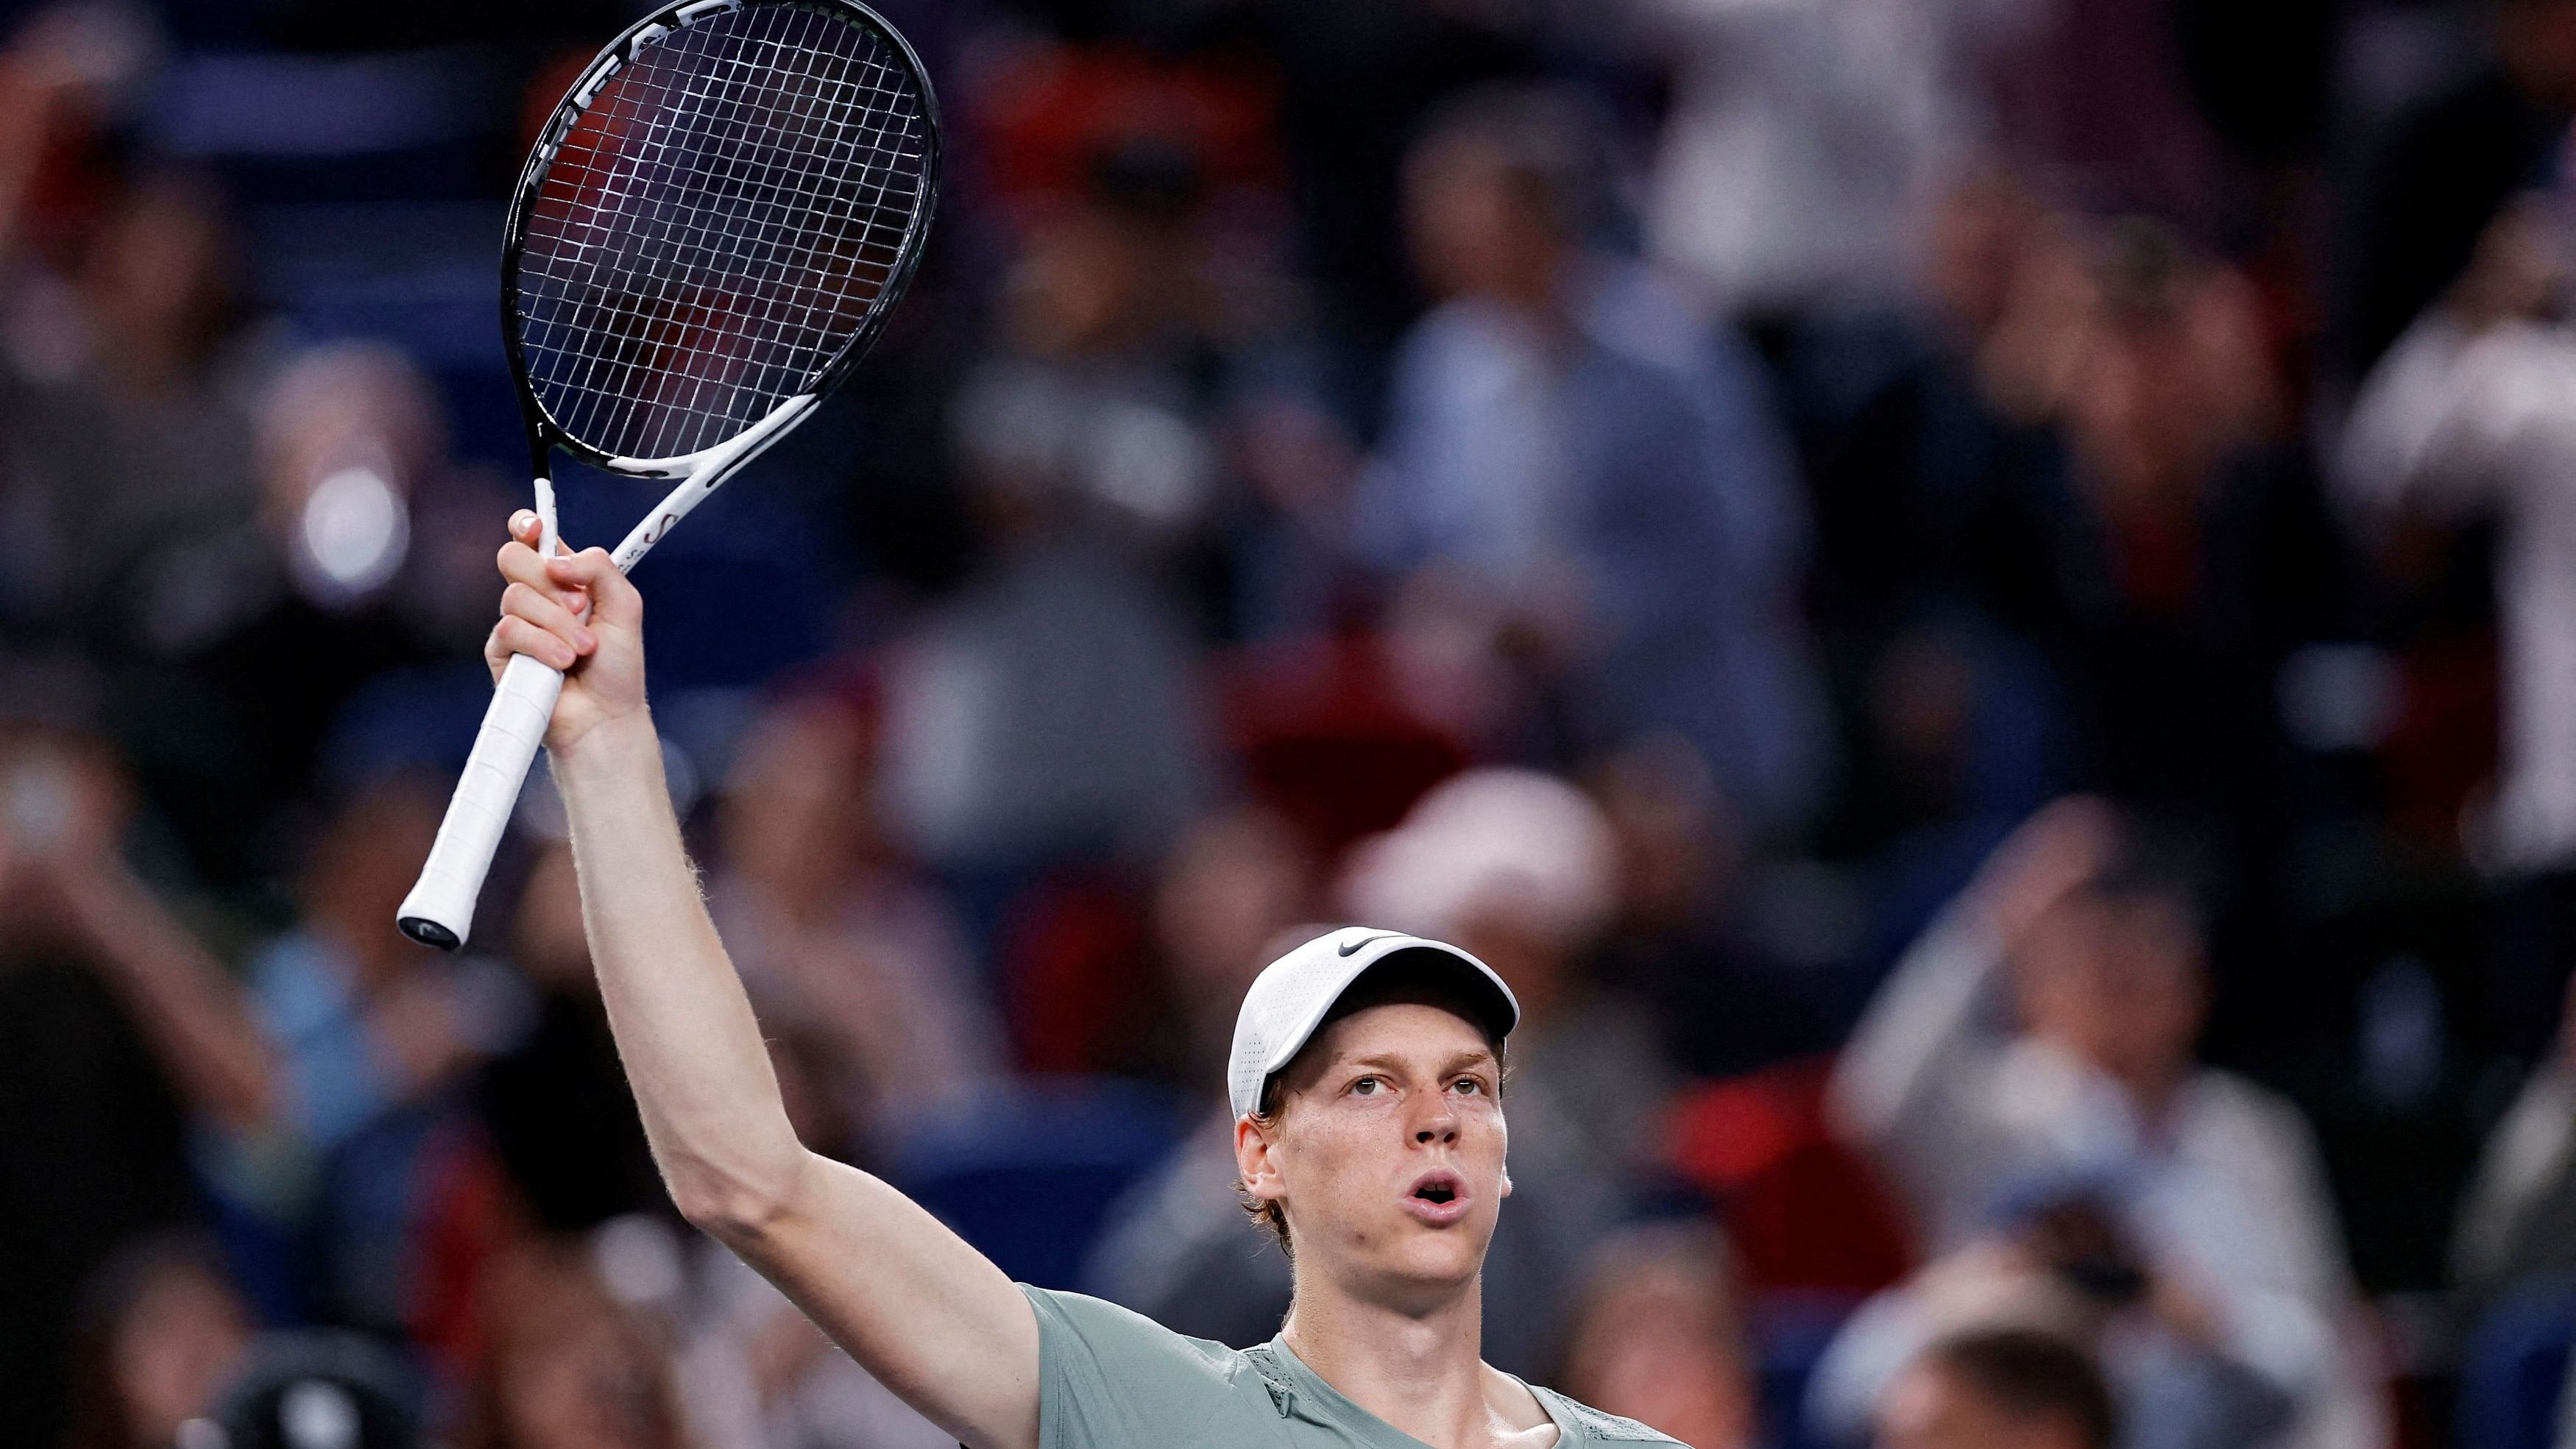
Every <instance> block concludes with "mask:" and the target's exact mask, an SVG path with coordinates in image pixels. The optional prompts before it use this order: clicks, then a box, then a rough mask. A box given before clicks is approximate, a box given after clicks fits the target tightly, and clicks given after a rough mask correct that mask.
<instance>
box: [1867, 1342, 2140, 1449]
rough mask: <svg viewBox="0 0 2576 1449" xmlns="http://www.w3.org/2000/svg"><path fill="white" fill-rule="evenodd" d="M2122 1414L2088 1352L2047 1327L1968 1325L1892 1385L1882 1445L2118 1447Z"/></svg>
mask: <svg viewBox="0 0 2576 1449" xmlns="http://www.w3.org/2000/svg"><path fill="white" fill-rule="evenodd" d="M2117 1422H2118V1416H2117V1414H2116V1413H2115V1412H2114V1411H2113V1409H2112V1405H2111V1396H2110V1394H2109V1392H2108V1391H2107V1390H2106V1389H2105V1388H2104V1387H2103V1384H2102V1375H2101V1373H2100V1371H2099V1370H2097V1369H2095V1368H2094V1367H2093V1364H2092V1362H2091V1360H2089V1359H2087V1358H2085V1356H2084V1354H2083V1352H2082V1351H2081V1350H2079V1349H2076V1348H2073V1347H2071V1346H2069V1345H2067V1344H2065V1343H2062V1342H2060V1341H2059V1340H2057V1339H2055V1338H2051V1337H2049V1336H2048V1335H2046V1334H2040V1333H2030V1332H2026V1331H2018V1330H2011V1329H2002V1330H1995V1331H1991V1332H1985V1333H1974V1334H1963V1335H1961V1336H1959V1337H1957V1338H1952V1339H1946V1340H1944V1341H1942V1342H1940V1343H1937V1344H1935V1345H1933V1346H1932V1347H1931V1348H1930V1349H1928V1350H1926V1351H1925V1352H1924V1354H1923V1356H1922V1357H1921V1358H1919V1359H1917V1360H1915V1362H1914V1363H1913V1364H1912V1365H1910V1366H1909V1367H1908V1368H1907V1369H1906V1371H1905V1373H1904V1376H1903V1377H1901V1378H1899V1379H1898V1380H1897V1381H1896V1384H1895V1386H1894V1387H1893V1388H1891V1389H1890V1390H1889V1391H1888V1395H1887V1402H1886V1404H1885V1406H1884V1407H1883V1408H1882V1409H1881V1410H1880V1411H1879V1416H1878V1437H1877V1439H1876V1441H1875V1442H1876V1444H1877V1446H1878V1449H2111V1446H2112V1444H2114V1443H2115V1442H2118V1437H2117V1434H2116V1432H2115V1429H2116V1425H2117Z"/></svg>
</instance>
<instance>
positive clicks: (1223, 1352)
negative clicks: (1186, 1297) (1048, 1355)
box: [1020, 1284, 1242, 1372]
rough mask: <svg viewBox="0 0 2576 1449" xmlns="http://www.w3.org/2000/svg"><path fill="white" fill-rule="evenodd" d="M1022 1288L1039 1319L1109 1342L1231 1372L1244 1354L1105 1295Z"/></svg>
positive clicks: (1046, 1325) (1089, 1338) (1047, 1324)
mask: <svg viewBox="0 0 2576 1449" xmlns="http://www.w3.org/2000/svg"><path fill="white" fill-rule="evenodd" d="M1020 1292H1023V1295H1025V1297H1028V1305H1030V1307H1036V1310H1038V1323H1041V1325H1043V1328H1054V1331H1061V1333H1074V1336H1082V1338H1087V1341H1097V1343H1108V1346H1126V1349H1146V1351H1154V1354H1170V1356H1177V1359H1195V1361H1203V1364H1208V1367H1211V1369H1218V1372H1226V1369H1231V1367H1234V1364H1236V1359H1242V1354H1236V1351H1234V1349H1226V1346H1224V1343H1218V1341H1213V1338H1188V1336H1182V1333H1172V1331H1170V1328H1164V1325H1162V1323H1154V1320H1151V1318H1146V1315H1141V1313H1136V1310H1133V1307H1121V1305H1115V1302H1110V1300H1105V1297H1092V1295H1084V1292H1064V1289H1051V1287H1030V1284H1020Z"/></svg>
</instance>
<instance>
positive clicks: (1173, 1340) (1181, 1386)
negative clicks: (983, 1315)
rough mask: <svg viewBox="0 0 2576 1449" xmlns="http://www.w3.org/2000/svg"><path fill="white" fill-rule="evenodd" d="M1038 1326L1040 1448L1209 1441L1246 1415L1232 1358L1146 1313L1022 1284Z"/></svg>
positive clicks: (1150, 1448)
mask: <svg viewBox="0 0 2576 1449" xmlns="http://www.w3.org/2000/svg"><path fill="white" fill-rule="evenodd" d="M1020 1291H1021V1292H1022V1293H1024V1294H1026V1295H1028V1300H1029V1306H1030V1307H1031V1308H1033V1309H1035V1310H1036V1311H1037V1318H1038V1449H1158V1446H1162V1445H1182V1444H1196V1443H1201V1442H1212V1441H1210V1440H1209V1439H1208V1435H1209V1433H1210V1431H1211V1430H1212V1429H1213V1428H1214V1427H1215V1426H1216V1425H1218V1424H1220V1423H1222V1422H1224V1421H1225V1420H1226V1419H1227V1418H1228V1417H1230V1416H1231V1415H1233V1414H1235V1413H1237V1412H1239V1411H1240V1405H1239V1403H1238V1397H1239V1392H1240V1391H1239V1388H1238V1385H1237V1383H1236V1375H1235V1369H1236V1363H1237V1361H1236V1355H1235V1353H1234V1351H1233V1350H1231V1349H1229V1348H1227V1347H1225V1346H1224V1345H1223V1344H1218V1343H1210V1342H1208V1341H1206V1340H1204V1339H1196V1338H1184V1337H1182V1336H1181V1335H1179V1334H1177V1333H1174V1332H1172V1331H1171V1330H1170V1329H1168V1328H1165V1327H1163V1326H1162V1325H1161V1324H1159V1323H1156V1322H1155V1321H1154V1320H1152V1319H1150V1318H1147V1317H1145V1316H1144V1315H1143V1314H1140V1313H1135V1312H1131V1311H1129V1310H1128V1309H1125V1308H1121V1307H1119V1306H1118V1305H1116V1304H1114V1303H1109V1302H1105V1301H1103V1300H1101V1299H1098V1298H1090V1297H1085V1296H1084V1295H1082V1294H1079V1293H1061V1292H1057V1291H1056V1290H1054V1289H1050V1288H1033V1287H1030V1286H1029V1285H1028V1284H1025V1283H1023V1284H1021V1285H1020Z"/></svg>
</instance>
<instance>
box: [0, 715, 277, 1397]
mask: <svg viewBox="0 0 2576 1449" xmlns="http://www.w3.org/2000/svg"><path fill="white" fill-rule="evenodd" d="M132 806H133V793H132V788H131V786H130V784H129V782H128V781H127V780H126V779H125V778H124V776H123V774H122V773H121V772H120V771H119V770H118V769H117V767H116V764H115V762H114V760H113V758H112V756H110V755H109V753H108V752H107V750H106V749H105V748H104V747H103V746H102V745H100V744H99V743H98V742H96V741H95V740H90V739H87V738H83V737H81V736H78V735H75V734H69V733H65V732H61V731H53V730H38V729H34V728H31V727H29V726H27V725H25V724H22V723H8V724H0V1224H5V1231H0V1283H5V1284H6V1285H7V1295H8V1302H9V1310H8V1311H7V1312H6V1313H0V1406H5V1407H0V1412H5V1413H6V1414H8V1416H9V1418H10V1422H11V1423H12V1424H13V1425H15V1426H16V1428H15V1430H13V1432H19V1433H24V1434H26V1435H27V1436H29V1439H30V1441H31V1442H36V1443H52V1442H54V1441H55V1440H56V1439H58V1438H59V1437H60V1435H61V1433H62V1426H63V1415H64V1413H65V1407H66V1406H65V1401H64V1399H63V1397H62V1395H63V1388H64V1374H65V1371H66V1364H67V1362H68V1357H67V1356H68V1355H69V1354H70V1353H71V1351H72V1343H71V1335H72V1331H73V1327H72V1326H73V1322H74V1319H75V1316H76V1315H75V1311H74V1310H75V1302H76V1299H77V1295H78V1294H79V1293H80V1291H81V1285H82V1283H83V1282H84V1281H85V1280H87V1279H88V1278H89V1277H90V1276H91V1274H92V1273H93V1272H94V1271H96V1270H98V1269H99V1267H100V1265H101V1264H102V1263H103V1262H105V1261H106V1260H107V1259H108V1258H109V1256H110V1255H111V1254H112V1253H113V1252H114V1251H116V1249H117V1248H118V1247H119V1246H120V1245H123V1244H126V1243H128V1242H129V1241H131V1240H132V1239H134V1238H135V1237H136V1235H138V1234H144V1233H149V1232H152V1231H155V1230H160V1229H167V1228H172V1227H175V1226H178V1225H180V1224H182V1223H185V1222H187V1221H189V1220H190V1219H191V1218H192V1217H193V1216H194V1214H195V1207H196V1204H195V1193H194V1190H193V1186H192V1183H191V1181H190V1176H189V1170H188V1140H189V1133H188V1125H189V1122H190V1120H191V1118H192V1117H193V1118H194V1119H195V1120H198V1121H202V1122H209V1123H215V1124H222V1125H227V1126H231V1127H234V1128H237V1129H249V1128H253V1127H255V1126H256V1124H258V1123H260V1122H262V1121H263V1120H265V1118H266V1115H267V1113H268V1112H269V1110H270V1107H271V1104H272V1102H273V1101H274V1099H275V1097H276V1094H277V1091H278V1086H279V1084H278V1080H277V1072H276V1068H275V1063H274V1061H273V1058H272V1057H271V1055H270V1054H269V1052H268V1051H267V1050H266V1048H265V1047H264V1046H263V1044H262V1043H261V1041H260V1038H259V1036H258V1033H257V1031H256V1030H255V1028H254V1027H253V1025H252V1021H251V1017H250V1014H249V1012H248V1011H247V1010H246V1009H245V1007H244V1005H243V1002H242V1000H241V995H240V991H239V989H238V987H237V986H236V985H235V983H234V982H233V980H232V978H231V977H230V976H229V975H227V974H226V972H225V971H224V968H223V967H222V965H221V964H220V963H218V962H217V961H216V960H214V958H213V957H212V956H211V955H210V954H209V953H208V952H207V951H206V950H205V948H204V947H202V946H200V945H199V944H198V943H197V941H196V939H195V938H194V937H193V936H192V935H191V934H190V933H189V932H188V931H187V930H186V929H185V928H184V927H182V926H181V925H180V924H179V922H178V921H177V920H175V919H174V918H173V916H172V914H171V912H170V911H169V910H167V909H165V908H164V907H163V906H162V905H161V903H160V902H159V900H158V899H157V898H156V897H155V896H154V894H153V892H152V891H151V890H150V889H149V888H148V887H146V886H145V885H144V884H143V883H142V881H141V880H140V879H138V878H137V876H136V874H135V873H134V871H133V870H132V869H130V868H129V867H128V865H127V864H126V861H125V857H124V855H123V854H122V845H123V841H124V838H125V835H126V831H127V824H128V817H129V813H130V811H131V809H132ZM102 1291H104V1290H102ZM136 1291H138V1292H140V1291H142V1289H141V1288H140V1287H138V1288H137V1290H136ZM179 1291H180V1290H176V1289H174V1290H173V1292H179ZM181 1296H183V1297H184V1296H185V1295H184V1293H183V1294H181ZM121 1311H122V1310H120V1313H121ZM101 1331H102V1332H104V1331H106V1330H105V1329H104V1328H103V1329H101ZM97 1382H98V1381H97V1380H95V1379H93V1380H92V1386H93V1387H96V1386H97ZM156 1409H157V1404H156ZM85 1412H88V1411H85ZM96 1412H105V1411H104V1410H97V1411H96ZM99 1432H101V1433H108V1432H122V1430H121V1429H115V1430H111V1429H109V1428H105V1427H102V1428H101V1429H100V1430H99Z"/></svg>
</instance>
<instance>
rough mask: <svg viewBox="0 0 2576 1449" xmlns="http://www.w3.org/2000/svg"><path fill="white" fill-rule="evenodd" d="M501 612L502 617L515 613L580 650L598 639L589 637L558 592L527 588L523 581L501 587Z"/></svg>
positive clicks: (592, 646)
mask: <svg viewBox="0 0 2576 1449" xmlns="http://www.w3.org/2000/svg"><path fill="white" fill-rule="evenodd" d="M501 613H502V615H503V616H504V617H508V616H511V615H516V616H517V617H519V618H522V619H525V620H527V621H528V622H529V623H531V624H534V625H536V626H537V627H538V628H540V629H543V630H545V631H546V632H547V633H549V634H552V635H554V636H555V637H557V638H559V639H561V640H563V641H564V642H565V643H567V644H570V645H571V646H572V647H573V648H574V649H575V650H576V651H578V652H580V653H583V654H587V653H589V652H590V651H591V650H592V649H594V648H597V647H598V644H599V641H598V640H597V639H595V638H593V637H591V632H590V630H588V629H586V628H584V627H582V622H581V618H580V616H579V615H577V614H575V613H574V612H573V611H572V610H571V609H570V608H567V607H566V606H565V604H564V601H563V598H562V596H561V595H559V594H555V593H552V592H549V591H547V590H543V589H535V588H530V587H529V586H528V585H526V584H512V585H510V586H509V587H508V588H506V589H503V590H502V591H501Z"/></svg>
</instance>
